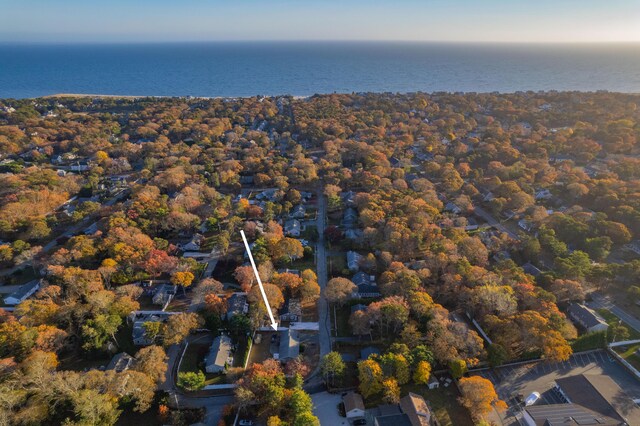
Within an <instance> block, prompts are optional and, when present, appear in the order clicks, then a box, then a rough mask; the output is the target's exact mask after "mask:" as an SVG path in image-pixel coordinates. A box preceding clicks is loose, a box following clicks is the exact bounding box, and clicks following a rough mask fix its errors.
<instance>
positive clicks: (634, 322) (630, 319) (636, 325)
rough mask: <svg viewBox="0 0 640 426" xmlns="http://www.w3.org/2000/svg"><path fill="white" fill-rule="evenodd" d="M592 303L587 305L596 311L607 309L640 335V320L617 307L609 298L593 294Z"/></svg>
mask: <svg viewBox="0 0 640 426" xmlns="http://www.w3.org/2000/svg"><path fill="white" fill-rule="evenodd" d="M591 299H592V301H591V302H589V303H587V305H588V306H589V307H591V308H594V309H603V308H604V309H607V310H609V311H610V312H611V313H612V314H613V315H615V316H617V317H618V318H620V319H621V320H622V321H624V322H625V323H627V324H628V325H629V326H630V327H631V328H633V329H634V330H636V331H637V332H639V333H640V320H638V318H636V317H634V316H633V315H631V314H629V313H627V312H626V311H625V310H623V309H622V308H619V307H617V306H616V305H615V304H614V303H613V301H611V298H610V297H609V296H603V295H601V294H600V293H595V292H594V293H591Z"/></svg>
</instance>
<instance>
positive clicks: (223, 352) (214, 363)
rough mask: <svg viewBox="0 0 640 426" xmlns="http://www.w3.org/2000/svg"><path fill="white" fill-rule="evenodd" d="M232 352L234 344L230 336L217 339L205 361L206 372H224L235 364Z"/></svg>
mask: <svg viewBox="0 0 640 426" xmlns="http://www.w3.org/2000/svg"><path fill="white" fill-rule="evenodd" d="M232 350H233V343H232V342H231V338H230V337H229V336H225V335H221V336H218V337H216V338H215V339H214V340H213V343H212V344H211V347H210V348H209V354H208V355H207V357H206V358H205V359H204V365H205V368H204V369H205V371H206V372H207V373H222V372H224V371H225V370H226V369H227V367H228V366H229V365H231V364H233V357H232V356H231V352H232Z"/></svg>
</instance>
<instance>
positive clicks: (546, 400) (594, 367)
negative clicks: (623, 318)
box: [472, 350, 640, 425]
mask: <svg viewBox="0 0 640 426" xmlns="http://www.w3.org/2000/svg"><path fill="white" fill-rule="evenodd" d="M472 374H475V375H479V376H482V377H484V378H486V379H489V380H491V382H493V385H494V386H495V388H496V391H497V392H498V396H499V397H500V399H502V400H503V401H505V402H506V403H507V405H508V406H509V408H508V410H507V411H506V412H505V413H503V414H501V415H498V414H497V413H494V415H493V416H492V417H491V419H490V420H493V421H494V422H496V423H497V424H503V425H518V424H519V423H518V421H517V419H516V414H518V413H519V412H520V405H521V404H520V403H519V398H518V397H520V398H526V397H527V396H529V395H530V394H531V393H533V392H539V393H540V400H539V401H538V402H537V403H536V404H559V403H563V402H564V401H563V400H562V399H561V397H560V396H559V395H557V394H556V392H555V391H554V390H553V385H554V382H555V380H556V379H558V378H561V377H569V376H575V375H578V374H604V375H607V376H609V377H611V379H613V381H615V382H616V383H617V384H618V385H619V386H620V387H621V388H622V389H624V390H625V392H626V393H627V394H628V395H629V396H630V397H631V398H640V382H639V381H638V380H636V379H635V378H634V377H633V376H631V374H629V373H628V372H627V370H625V369H624V367H622V366H621V365H620V364H618V363H617V362H616V361H615V360H614V359H613V358H612V357H611V356H610V355H609V354H608V353H607V352H606V351H604V350H599V351H593V352H589V353H579V354H574V355H572V356H571V357H570V358H569V360H568V361H565V362H552V363H546V362H535V363H528V364H520V365H515V366H505V367H499V368H497V369H494V370H490V369H487V370H482V371H476V372H473V373H472Z"/></svg>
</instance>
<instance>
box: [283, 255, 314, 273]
mask: <svg viewBox="0 0 640 426" xmlns="http://www.w3.org/2000/svg"><path fill="white" fill-rule="evenodd" d="M282 267H284V268H288V269H295V270H298V271H300V272H302V271H304V270H305V269H311V270H312V271H315V270H316V263H315V260H314V257H313V256H310V257H309V258H308V259H307V258H306V257H303V258H302V259H298V260H294V261H293V262H290V263H285V264H283V265H282Z"/></svg>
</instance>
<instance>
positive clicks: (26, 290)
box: [7, 280, 41, 300]
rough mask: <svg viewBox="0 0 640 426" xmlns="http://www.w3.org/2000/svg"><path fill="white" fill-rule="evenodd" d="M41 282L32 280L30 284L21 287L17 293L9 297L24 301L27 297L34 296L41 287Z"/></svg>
mask: <svg viewBox="0 0 640 426" xmlns="http://www.w3.org/2000/svg"><path fill="white" fill-rule="evenodd" d="M40 282H41V280H32V281H29V282H28V283H26V284H24V285H22V286H20V287H19V288H18V289H17V290H16V291H14V292H13V293H11V294H10V295H9V296H7V297H15V298H16V299H18V300H23V299H24V298H25V297H27V295H29V294H32V293H33V292H34V291H36V290H37V289H38V287H40Z"/></svg>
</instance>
